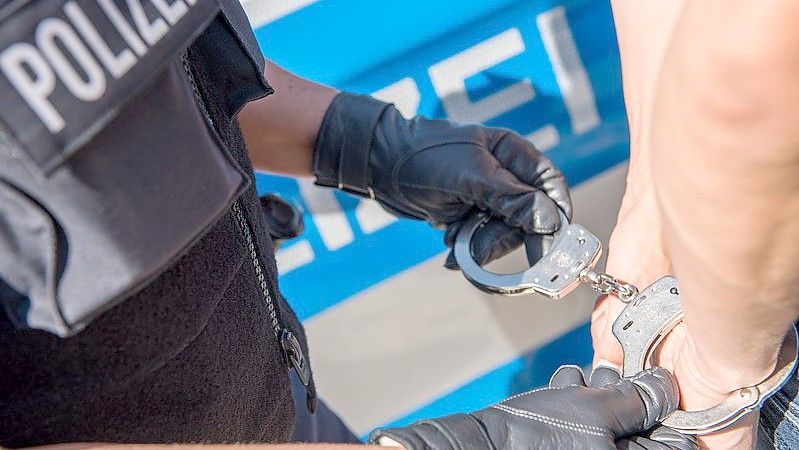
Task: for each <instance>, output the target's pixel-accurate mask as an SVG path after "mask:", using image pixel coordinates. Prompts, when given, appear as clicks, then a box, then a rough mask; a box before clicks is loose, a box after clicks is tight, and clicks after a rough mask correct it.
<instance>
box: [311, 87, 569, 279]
mask: <svg viewBox="0 0 799 450" xmlns="http://www.w3.org/2000/svg"><path fill="white" fill-rule="evenodd" d="M313 170H314V175H316V182H317V184H319V185H322V186H330V187H338V188H340V189H342V190H344V191H347V192H351V193H355V194H358V195H361V196H364V197H373V198H375V199H377V201H379V202H380V204H381V205H383V207H384V208H386V209H387V210H389V211H390V212H392V213H394V214H396V215H398V216H402V217H410V218H414V219H423V220H426V221H428V222H429V223H430V224H431V225H433V226H435V227H446V228H447V234H446V236H445V241H446V243H447V244H448V245H449V246H451V245H452V243H453V241H454V238H455V234H456V233H457V230H458V229H459V228H460V226H461V225H462V223H463V221H464V220H465V219H467V218H468V217H469V216H470V215H471V214H474V213H476V211H477V210H480V211H486V212H488V213H489V214H491V215H492V216H493V217H494V220H492V221H490V222H489V223H488V224H486V226H484V227H483V228H482V229H481V230H480V231H479V232H478V233H477V234H476V236H475V238H474V241H473V242H474V244H473V254H474V256H475V259H476V260H477V262H478V263H481V264H484V263H486V262H488V261H490V260H492V259H496V258H498V257H500V256H502V255H504V254H505V253H508V252H509V251H511V250H513V249H514V248H516V247H518V246H519V245H520V244H521V243H522V241H523V240H524V238H525V233H528V234H550V233H553V232H555V231H557V229H558V227H559V226H560V218H559V215H558V208H560V209H561V210H563V212H564V213H565V214H566V216H567V217H571V211H572V207H571V201H570V199H569V191H568V187H567V185H566V180H565V179H564V178H563V174H561V173H560V171H559V170H558V169H557V168H555V166H553V165H552V162H550V161H549V159H547V158H546V157H545V156H543V155H542V154H541V152H539V151H538V150H536V148H535V147H534V146H533V144H531V143H530V142H529V141H527V140H526V139H524V138H522V137H521V136H519V135H518V134H516V133H514V132H513V131H510V130H506V129H502V128H489V127H483V126H479V125H457V124H454V123H452V122H450V121H447V120H431V119H426V118H423V117H416V118H414V119H410V120H408V119H405V118H404V117H402V115H401V114H400V112H399V111H398V110H397V109H396V108H394V107H393V106H392V105H389V104H387V103H383V102H381V101H378V100H375V99H373V98H371V97H368V96H359V95H352V94H346V93H345V94H339V95H338V96H337V97H336V98H335V99H334V100H333V102H332V103H331V105H330V107H329V108H328V110H327V113H326V114H325V117H324V120H323V121H322V126H321V128H320V130H319V136H318V138H317V142H316V148H315V152H314V167H313ZM450 256H451V255H450ZM448 267H457V266H455V265H454V258H450V259H449V264H448Z"/></svg>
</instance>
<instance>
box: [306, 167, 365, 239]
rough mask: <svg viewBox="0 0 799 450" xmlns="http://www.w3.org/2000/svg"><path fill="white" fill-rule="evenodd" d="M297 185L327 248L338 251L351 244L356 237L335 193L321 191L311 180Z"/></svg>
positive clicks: (326, 190)
mask: <svg viewBox="0 0 799 450" xmlns="http://www.w3.org/2000/svg"><path fill="white" fill-rule="evenodd" d="M297 184H298V185H299V188H300V195H302V198H303V200H305V205H306V206H307V207H308V212H310V213H311V217H313V221H314V223H315V224H316V228H317V229H318V230H319V236H320V237H321V238H322V242H324V243H325V247H327V249H328V250H338V249H340V248H341V247H344V246H345V245H347V244H349V243H351V242H352V241H353V240H354V239H355V236H354V234H353V232H352V228H351V227H350V223H349V221H347V216H346V215H345V214H344V211H342V210H341V204H340V203H339V202H338V200H336V197H335V196H334V195H333V191H331V190H329V189H321V188H319V187H318V186H316V185H315V184H313V182H312V181H310V180H299V181H298V182H297Z"/></svg>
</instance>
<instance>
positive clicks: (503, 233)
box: [444, 219, 552, 270]
mask: <svg viewBox="0 0 799 450" xmlns="http://www.w3.org/2000/svg"><path fill="white" fill-rule="evenodd" d="M464 223H465V222H464V221H457V222H453V223H452V224H451V225H450V226H449V227H447V231H446V233H444V244H446V245H447V246H448V247H452V246H453V245H455V239H456V238H457V235H458V233H459V232H460V230H461V228H463V224H464ZM551 243H552V236H551V235H547V234H543V235H542V234H524V233H523V232H522V231H520V230H519V229H518V228H514V227H510V226H508V225H506V224H505V223H504V222H503V221H501V220H498V219H492V220H489V221H488V222H487V223H486V224H485V225H483V226H482V227H481V228H480V229H479V230H477V232H476V233H475V235H474V237H473V238H472V256H473V257H474V260H475V261H476V262H477V263H478V264H480V265H481V266H482V265H486V264H488V263H490V262H491V261H494V260H497V259H499V258H502V257H503V256H505V255H507V254H508V253H510V252H512V251H513V250H515V249H517V248H518V247H519V246H521V245H522V244H525V249H526V251H527V260H528V261H529V262H530V264H535V263H536V262H537V261H538V260H540V259H541V257H542V256H543V255H544V253H546V251H547V249H548V248H549V245H550V244H551ZM444 267H446V268H448V269H453V270H457V269H458V268H459V267H458V262H457V261H456V260H455V256H454V254H453V252H451V251H450V252H449V254H448V255H447V260H446V262H445V263H444Z"/></svg>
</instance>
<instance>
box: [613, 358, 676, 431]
mask: <svg viewBox="0 0 799 450" xmlns="http://www.w3.org/2000/svg"><path fill="white" fill-rule="evenodd" d="M600 389H601V390H602V391H603V392H604V394H605V395H607V397H606V398H605V399H604V400H603V404H604V405H605V406H606V407H607V409H608V411H610V412H611V413H612V414H613V417H614V419H615V420H613V421H610V423H608V427H609V429H610V430H611V431H613V432H614V433H615V436H616V437H617V438H621V437H627V436H633V435H636V434H639V433H641V432H642V431H645V430H648V429H650V428H652V427H653V426H655V425H657V424H658V423H660V421H662V420H663V419H664V418H666V417H667V416H668V415H669V414H671V413H672V412H674V410H675V409H677V405H678V404H679V403H680V395H679V391H678V390H677V382H676V381H675V379H674V376H672V375H671V373H669V371H668V370H666V369H663V368H662V367H655V368H653V369H647V370H645V371H643V372H641V373H639V374H637V375H635V376H633V377H630V378H622V379H621V380H619V381H618V382H616V383H614V384H611V385H607V386H605V387H603V388H600Z"/></svg>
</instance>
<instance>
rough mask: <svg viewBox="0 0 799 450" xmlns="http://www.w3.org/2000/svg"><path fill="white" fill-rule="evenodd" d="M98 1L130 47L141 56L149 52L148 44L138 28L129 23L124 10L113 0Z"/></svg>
mask: <svg viewBox="0 0 799 450" xmlns="http://www.w3.org/2000/svg"><path fill="white" fill-rule="evenodd" d="M97 3H98V4H99V5H100V8H102V9H103V12H104V13H105V15H106V16H108V19H109V20H110V21H111V24H113V25H114V28H116V30H117V31H118V32H119V34H120V35H121V36H122V39H124V40H125V42H127V43H128V45H129V46H130V48H132V49H133V51H134V52H136V54H137V55H139V57H142V56H144V55H145V54H146V53H147V45H146V44H145V43H144V41H142V39H141V37H140V36H139V35H138V34H137V33H136V30H134V29H133V27H132V26H131V25H130V24H129V23H128V21H127V20H126V19H125V16H124V15H122V11H120V10H119V8H117V5H116V4H115V3H114V2H113V0H97Z"/></svg>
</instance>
